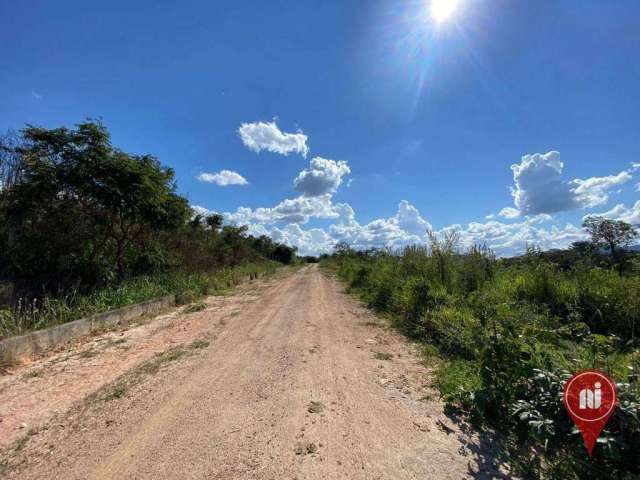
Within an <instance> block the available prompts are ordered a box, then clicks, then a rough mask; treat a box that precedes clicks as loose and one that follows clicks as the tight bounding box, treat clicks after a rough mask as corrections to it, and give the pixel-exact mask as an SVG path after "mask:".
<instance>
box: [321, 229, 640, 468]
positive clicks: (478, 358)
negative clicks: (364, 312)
mask: <svg viewBox="0 0 640 480" xmlns="http://www.w3.org/2000/svg"><path fill="white" fill-rule="evenodd" d="M454 240H455V239H454ZM432 242H433V245H432V247H431V248H423V247H409V248H406V249H404V250H401V251H398V252H388V251H383V252H380V251H376V252H354V251H350V252H342V253H341V254H340V255H334V256H333V257H329V258H328V259H325V260H324V263H325V265H326V266H328V267H330V268H333V269H334V270H335V271H336V272H337V274H338V275H339V277H341V278H342V279H343V280H344V281H345V282H346V283H347V285H348V288H349V290H350V291H351V292H353V293H356V294H358V295H359V296H360V297H361V298H362V299H363V300H364V301H365V302H366V303H367V304H368V305H369V306H371V307H372V308H374V309H376V310H378V311H380V312H384V313H385V315H386V316H388V317H391V318H392V319H393V322H394V323H395V325H396V326H398V327H399V328H400V329H402V330H403V331H404V332H405V333H406V334H407V335H410V336H411V337H413V338H414V339H417V340H420V341H422V342H424V343H425V344H426V345H428V346H430V347H429V348H428V350H429V351H430V352H432V350H433V349H434V348H435V349H437V351H438V352H439V356H440V360H439V361H438V362H437V363H438V365H439V368H438V371H437V373H436V384H437V386H438V387H439V388H440V391H441V394H442V397H443V399H444V400H445V402H446V403H447V405H448V408H449V409H451V410H455V411H458V412H459V413H462V414H465V415H468V416H469V418H470V419H472V420H473V421H474V422H476V424H477V425H478V426H479V427H483V426H488V427H491V428H495V429H499V430H501V431H502V432H503V433H504V437H505V445H504V446H505V452H506V454H507V455H508V456H509V458H510V460H511V463H512V465H513V467H514V470H515V472H516V473H517V474H519V475H522V476H523V477H526V478H543V477H544V478H576V479H577V478H581V479H583V478H605V476H606V477H614V478H625V479H627V478H640V477H639V476H640V416H639V412H638V409H639V405H640V382H639V373H640V349H639V348H638V346H639V342H638V338H637V337H638V332H637V325H638V320H639V319H640V274H639V272H638V271H635V272H633V273H631V274H629V275H626V276H620V275H619V273H618V272H616V271H614V270H607V269H602V268H599V267H597V266H590V265H585V264H584V263H581V264H580V265H576V268H569V269H567V268H566V265H564V266H563V267H562V268H560V267H559V266H558V265H556V264H554V263H551V262H549V261H547V260H545V257H544V256H543V255H541V254H540V252H535V251H531V252H529V254H528V255H527V256H525V257H524V258H523V259H522V261H519V262H506V261H502V260H497V259H496V258H495V257H494V256H493V254H492V253H491V252H490V251H489V250H487V249H485V248H479V247H474V248H472V249H471V250H469V251H468V252H465V253H464V254H460V253H457V252H456V251H455V249H454V248H451V242H448V240H447V239H444V241H440V243H437V242H438V239H435V238H434V239H432ZM586 368H598V369H601V370H604V371H606V372H608V373H609V374H610V375H611V376H612V377H613V378H614V379H615V380H616V381H617V382H618V390H619V394H620V399H621V401H620V406H619V408H618V409H617V411H616V413H615V414H614V416H613V417H612V418H611V420H610V421H609V423H608V425H607V428H606V429H605V430H604V432H603V435H602V437H601V439H600V441H599V442H600V443H599V444H598V447H597V448H596V450H595V453H594V458H593V459H592V460H588V457H587V454H586V450H585V449H584V446H583V445H582V440H581V438H580V436H579V435H578V434H577V431H576V430H575V429H574V428H573V425H572V423H571V421H570V419H569V418H568V416H567V415H566V413H565V411H564V408H563V406H562V401H561V394H562V388H563V385H564V382H565V381H566V379H567V378H569V376H570V375H571V372H575V371H577V370H580V369H586Z"/></svg>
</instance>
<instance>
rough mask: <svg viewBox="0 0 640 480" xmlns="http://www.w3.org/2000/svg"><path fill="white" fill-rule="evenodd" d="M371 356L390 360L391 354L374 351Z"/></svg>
mask: <svg viewBox="0 0 640 480" xmlns="http://www.w3.org/2000/svg"><path fill="white" fill-rule="evenodd" d="M373 358H375V359H376V360H391V359H393V355H392V354H390V353H386V352H375V353H374V354H373Z"/></svg>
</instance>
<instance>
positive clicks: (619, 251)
mask: <svg viewBox="0 0 640 480" xmlns="http://www.w3.org/2000/svg"><path fill="white" fill-rule="evenodd" d="M582 227H583V228H584V229H585V230H586V231H587V232H588V233H589V235H590V236H591V242H592V243H593V244H594V245H596V246H597V247H600V248H607V249H608V250H609V252H610V253H611V258H612V260H613V261H614V263H617V264H618V268H619V272H620V274H622V270H623V268H624V260H625V255H624V253H625V252H624V248H625V247H628V246H629V245H630V244H631V242H632V241H633V239H634V238H635V237H636V236H637V235H638V232H637V231H636V230H635V228H633V226H632V225H630V224H628V223H627V222H623V221H621V220H611V219H608V218H604V217H598V216H589V217H587V218H585V220H584V222H583V224H582Z"/></svg>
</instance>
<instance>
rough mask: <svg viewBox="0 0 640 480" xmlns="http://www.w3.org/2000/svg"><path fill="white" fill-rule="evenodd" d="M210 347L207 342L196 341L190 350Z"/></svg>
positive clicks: (192, 343)
mask: <svg viewBox="0 0 640 480" xmlns="http://www.w3.org/2000/svg"><path fill="white" fill-rule="evenodd" d="M208 346H209V342H208V341H206V340H194V341H193V342H191V345H189V348H193V349H198V348H207V347H208Z"/></svg>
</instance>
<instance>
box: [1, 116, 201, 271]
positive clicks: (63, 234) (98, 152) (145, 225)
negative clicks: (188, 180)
mask: <svg viewBox="0 0 640 480" xmlns="http://www.w3.org/2000/svg"><path fill="white" fill-rule="evenodd" d="M13 153H14V154H15V155H18V156H19V159H20V165H21V177H20V179H19V180H18V181H17V182H16V183H15V184H13V185H10V186H9V187H8V188H6V189H3V190H2V192H1V196H0V216H2V217H4V218H5V219H6V223H7V250H8V256H9V257H10V260H11V261H10V262H9V263H10V265H11V269H12V273H13V275H14V276H16V277H18V278H23V279H38V280H39V283H42V282H47V281H49V282H51V281H54V282H57V283H58V284H65V283H68V281H67V280H68V279H74V282H76V281H79V282H80V283H82V282H84V283H97V282H99V281H102V280H105V279H107V280H108V279H109V278H111V277H112V276H113V275H115V276H118V277H120V278H121V277H123V276H124V275H125V274H126V273H127V269H128V268H129V267H131V266H132V265H135V264H140V262H139V260H140V257H142V256H143V254H144V253H145V252H146V251H154V250H157V249H156V247H157V234H158V232H162V231H171V230H176V229H178V228H179V227H181V226H182V225H184V223H185V222H186V220H187V219H188V217H189V214H190V210H189V207H188V203H187V201H186V199H184V198H183V197H181V196H179V195H178V194H177V193H176V191H175V189H176V186H175V182H174V172H173V170H172V169H170V168H165V167H163V166H161V165H160V163H159V162H158V161H157V160H156V159H155V158H154V157H153V156H151V155H131V154H128V153H125V152H123V151H121V150H118V149H116V148H114V147H113V146H112V145H111V139H110V136H109V133H108V131H107V129H106V128H105V127H104V126H103V125H102V124H101V123H99V122H93V121H87V122H84V123H80V124H78V125H77V126H76V128H75V129H67V128H57V129H52V130H47V129H43V128H38V127H34V126H27V128H25V129H24V130H23V131H22V143H21V144H20V145H19V146H17V147H16V148H14V149H13ZM155 257H156V258H160V257H161V255H160V256H158V255H156V256H155Z"/></svg>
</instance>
